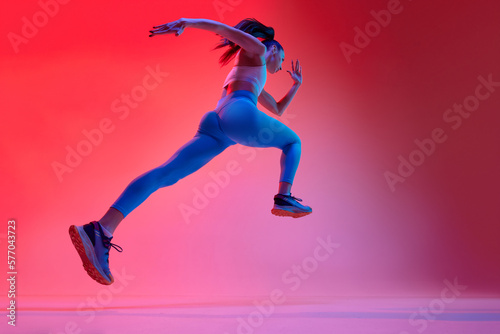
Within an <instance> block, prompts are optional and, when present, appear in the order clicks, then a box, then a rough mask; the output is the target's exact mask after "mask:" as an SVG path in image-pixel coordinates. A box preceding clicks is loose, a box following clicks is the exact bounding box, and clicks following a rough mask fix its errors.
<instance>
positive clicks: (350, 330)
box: [0, 296, 500, 334]
mask: <svg viewBox="0 0 500 334" xmlns="http://www.w3.org/2000/svg"><path fill="white" fill-rule="evenodd" d="M46 300H47V299H45V301H44V298H40V297H39V298H33V299H32V300H30V301H29V302H27V301H25V302H23V303H24V306H23V307H21V308H20V309H18V310H16V326H15V327H12V326H9V325H7V321H8V318H7V317H6V316H5V311H3V312H2V317H1V318H2V324H1V325H0V329H1V330H0V332H1V333H23V334H24V333H46V334H50V333H52V334H62V333H64V334H77V333H81V334H84V333H102V334H115V333H116V334H123V333H176V334H177V333H179V334H184V333H185V334H194V333H196V334H200V333H203V334H212V333H214V334H215V333H217V334H252V333H257V334H259V333H263V334H271V333H272V334H280V333H287V334H309V333H311V334H320V333H325V334H326V333H328V334H331V333H336V334H358V333H359V334H361V333H362V334H369V333H384V334H386V333H391V334H413V333H416V334H417V333H426V334H433V333H436V334H446V333H450V334H465V333H467V334H469V333H470V334H482V333H485V334H486V333H487V334H495V333H500V299H456V300H453V301H450V300H448V301H446V302H444V301H443V300H441V299H432V298H428V299H425V298H421V299H375V298H371V299H349V298H341V299H334V300H332V299H330V300H326V299H324V298H321V299H318V298H316V300H315V302H311V301H308V302H305V301H304V300H302V301H299V300H296V301H290V300H288V301H287V302H286V303H283V304H279V305H275V304H273V303H272V302H271V301H269V300H267V302H264V303H262V301H263V300H262V299H256V301H257V304H258V303H260V306H258V305H256V304H255V302H254V301H252V302H236V301H225V302H217V303H213V302H212V303H211V302H209V301H205V302H200V301H194V300H192V299H191V300H190V299H189V298H186V299H183V298H177V300H175V301H173V300H172V299H169V300H168V303H167V302H165V301H164V300H163V299H155V300H151V299H150V300H148V301H144V300H142V299H128V300H125V299H123V300H113V301H110V302H109V304H108V305H107V306H106V307H103V306H102V303H107V302H106V301H105V300H104V299H101V304H100V303H98V302H97V301H95V300H94V301H92V300H89V299H86V297H81V296H80V297H68V298H67V299H65V300H64V301H54V300H50V301H46ZM4 310H5V309H4Z"/></svg>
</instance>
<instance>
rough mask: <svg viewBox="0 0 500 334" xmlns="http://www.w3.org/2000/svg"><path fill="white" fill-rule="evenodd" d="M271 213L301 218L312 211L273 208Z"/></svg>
mask: <svg viewBox="0 0 500 334" xmlns="http://www.w3.org/2000/svg"><path fill="white" fill-rule="evenodd" d="M271 213H272V214H273V215H275V216H279V217H292V218H300V217H304V216H307V215H309V214H311V213H312V211H311V212H290V211H286V210H282V209H271Z"/></svg>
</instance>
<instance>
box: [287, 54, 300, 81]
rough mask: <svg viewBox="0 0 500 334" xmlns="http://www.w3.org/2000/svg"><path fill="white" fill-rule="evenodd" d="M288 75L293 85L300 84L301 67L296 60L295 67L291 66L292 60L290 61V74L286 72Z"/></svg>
mask: <svg viewBox="0 0 500 334" xmlns="http://www.w3.org/2000/svg"><path fill="white" fill-rule="evenodd" d="M287 72H288V73H290V77H291V78H292V80H293V82H294V83H298V84H299V85H300V84H302V66H300V63H299V60H298V59H297V62H296V63H295V66H293V59H292V72H290V71H287Z"/></svg>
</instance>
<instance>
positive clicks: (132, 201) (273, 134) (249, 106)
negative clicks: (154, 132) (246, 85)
mask: <svg viewBox="0 0 500 334" xmlns="http://www.w3.org/2000/svg"><path fill="white" fill-rule="evenodd" d="M237 143H238V144H242V145H245V146H251V147H276V148H279V149H281V150H282V154H281V160H280V163H281V174H280V182H288V183H293V179H294V177H295V172H296V171H297V167H298V165H299V161H300V154H301V144H300V138H299V136H297V134H295V132H293V131H292V130H291V129H290V128H289V127H288V126H286V125H285V124H283V123H281V122H280V121H278V120H276V119H274V118H272V117H270V116H268V115H266V114H264V113H263V112H262V111H260V110H258V109H257V98H256V96H255V95H254V94H253V93H251V92H249V91H245V90H238V91H234V92H232V93H230V94H228V95H226V96H225V97H223V98H222V99H220V100H219V102H218V103H217V107H216V108H215V110H214V111H209V112H207V113H206V114H205V115H203V117H202V119H201V121H200V125H199V128H198V131H197V132H196V135H195V136H194V138H193V139H191V140H190V141H189V142H187V143H186V144H185V145H184V146H182V147H181V148H180V149H179V150H177V152H175V153H174V155H172V157H171V158H170V159H168V161H167V162H165V163H164V164H163V165H161V166H159V167H156V168H154V169H152V170H150V171H148V172H146V173H144V174H142V175H141V176H139V177H137V178H136V179H134V180H133V181H132V182H131V183H130V184H129V185H128V186H127V188H125V190H124V191H123V193H122V194H121V195H120V197H119V198H118V199H117V200H116V202H115V203H114V204H113V205H112V206H111V207H113V208H115V209H117V210H118V211H120V212H121V213H122V214H123V216H124V217H126V216H127V215H128V214H129V213H130V212H132V210H134V209H135V208H136V207H137V206H139V205H140V204H141V203H142V202H144V201H145V200H146V198H148V197H149V195H151V194H152V193H153V192H155V191H156V190H158V189H159V188H162V187H166V186H170V185H172V184H174V183H176V182H177V181H179V180H180V179H182V178H184V177H186V176H187V175H189V174H191V173H194V172H195V171H197V170H198V169H200V168H201V167H203V166H204V165H205V164H206V163H208V162H209V161H210V160H212V159H213V158H214V157H215V156H217V155H218V154H220V153H221V152H222V151H224V150H225V149H226V148H227V147H229V146H231V145H235V144H237Z"/></svg>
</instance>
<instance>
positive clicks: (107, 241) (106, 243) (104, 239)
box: [102, 235, 123, 262]
mask: <svg viewBox="0 0 500 334" xmlns="http://www.w3.org/2000/svg"><path fill="white" fill-rule="evenodd" d="M111 239H112V238H108V237H107V236H105V235H103V236H102V244H103V245H104V247H106V255H108V256H109V250H110V249H111V247H113V248H114V249H116V250H117V251H118V252H120V253H121V252H123V248H121V247H120V246H118V245H117V244H114V243H112V242H111ZM108 262H109V258H108Z"/></svg>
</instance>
